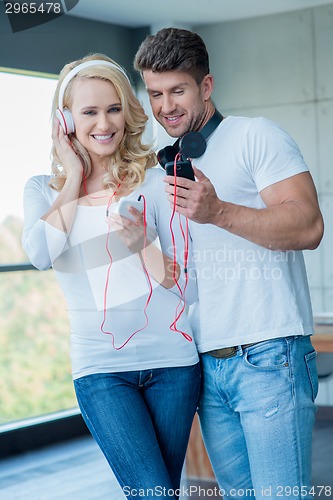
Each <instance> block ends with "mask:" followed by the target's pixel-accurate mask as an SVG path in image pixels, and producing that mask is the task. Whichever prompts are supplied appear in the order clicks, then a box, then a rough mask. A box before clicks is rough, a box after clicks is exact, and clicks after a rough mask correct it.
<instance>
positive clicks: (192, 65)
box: [134, 28, 209, 84]
mask: <svg viewBox="0 0 333 500" xmlns="http://www.w3.org/2000/svg"><path fill="white" fill-rule="evenodd" d="M134 68H135V69H136V70H137V71H140V72H141V74H142V71H144V70H151V71H154V72H156V73H162V72H164V71H185V72H187V73H189V74H190V75H191V76H192V77H193V78H194V79H195V81H196V82H197V84H200V83H201V82H202V80H203V78H204V76H206V75H207V74H208V73H209V56H208V52H207V49H206V45H205V43H204V41H203V40H202V38H201V37H200V36H199V35H198V34H197V33H193V32H192V31H188V30H184V29H179V28H163V29H161V30H160V31H158V33H156V35H150V36H148V37H147V38H146V39H145V40H144V41H143V42H142V44H141V45H140V47H139V50H138V52H137V54H136V56H135V59H134Z"/></svg>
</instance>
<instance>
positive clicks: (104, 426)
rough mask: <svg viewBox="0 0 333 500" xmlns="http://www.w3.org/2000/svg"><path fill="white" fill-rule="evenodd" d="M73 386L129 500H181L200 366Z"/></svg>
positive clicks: (104, 377) (95, 378)
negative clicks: (147, 499)
mask: <svg viewBox="0 0 333 500" xmlns="http://www.w3.org/2000/svg"><path fill="white" fill-rule="evenodd" d="M74 386H75V391H76V396H77V400H78V403H79V407H80V410H81V412H82V416H83V418H84V420H85V422H86V424H87V426H88V428H89V430H90V432H91V434H92V435H93V437H94V438H95V440H96V442H97V444H98V445H99V447H100V448H101V450H102V451H103V453H104V455H105V457H106V459H107V461H108V462H109V464H110V467H111V468H112V470H113V472H114V474H115V476H116V478H117V480H118V482H119V484H120V486H121V487H122V488H123V491H124V493H125V495H126V496H127V498H130V499H132V498H133V499H134V498H135V499H136V500H137V498H138V497H139V496H140V498H155V495H156V498H161V497H162V498H164V497H166V498H177V497H176V495H174V493H173V491H174V490H177V489H178V488H179V485H180V478H181V472H182V468H183V464H184V459H185V454H186V449H187V444H188V439H189V434H190V430H191V425H192V421H193V417H194V415H195V412H196V409H197V405H198V401H199V393H200V387H201V369H200V363H197V364H196V365H193V366H185V367H176V368H158V369H153V370H144V371H129V372H121V373H99V374H94V375H88V376H85V377H82V378H79V379H77V380H75V381H74ZM148 489H150V490H149V491H148ZM152 491H153V492H152ZM144 492H146V494H143V493H144ZM161 492H162V493H163V494H161Z"/></svg>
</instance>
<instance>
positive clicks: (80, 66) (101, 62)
mask: <svg viewBox="0 0 333 500" xmlns="http://www.w3.org/2000/svg"><path fill="white" fill-rule="evenodd" d="M90 66H109V67H110V68H115V69H117V70H118V71H119V72H120V73H122V74H123V75H124V76H125V77H126V78H127V80H128V82H129V83H131V82H130V80H129V78H128V76H127V74H126V73H125V71H124V70H123V69H122V68H121V67H120V66H118V65H117V64H114V63H113V62H111V61H104V60H103V59H93V60H91V61H86V62H84V63H81V64H78V65H77V66H75V68H73V69H71V70H70V72H69V73H68V74H67V75H66V76H65V78H64V80H63V82H62V84H61V85H60V89H59V97H58V107H59V109H60V110H63V99H64V93H65V90H66V87H67V85H68V84H69V82H70V81H71V80H72V78H74V76H76V75H77V74H78V73H79V72H80V71H81V70H82V69H84V68H89V67H90Z"/></svg>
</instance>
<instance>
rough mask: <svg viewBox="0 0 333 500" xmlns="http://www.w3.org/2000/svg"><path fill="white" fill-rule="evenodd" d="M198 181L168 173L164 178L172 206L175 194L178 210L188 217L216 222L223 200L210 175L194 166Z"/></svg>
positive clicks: (201, 222)
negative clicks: (207, 175)
mask: <svg viewBox="0 0 333 500" xmlns="http://www.w3.org/2000/svg"><path fill="white" fill-rule="evenodd" d="M193 171H194V175H195V177H196V179H197V182H194V181H190V180H189V179H185V178H183V177H176V181H177V182H176V184H177V185H176V187H175V186H174V185H173V184H175V177H173V176H170V175H167V176H166V177H165V178H164V179H163V180H164V182H165V183H166V186H165V191H166V192H167V193H168V200H169V202H170V205H171V207H173V205H174V200H175V195H176V203H175V209H176V212H178V213H180V214H181V215H184V216H185V217H188V218H189V219H190V220H192V221H194V222H198V223H199V224H214V221H215V218H216V215H217V212H218V211H219V212H221V210H222V204H223V203H222V202H221V200H219V198H218V197H217V194H216V191H215V188H214V186H213V184H212V183H211V182H210V180H209V179H208V177H206V176H205V175H204V173H203V172H202V171H201V170H199V169H198V168H196V167H194V166H193Z"/></svg>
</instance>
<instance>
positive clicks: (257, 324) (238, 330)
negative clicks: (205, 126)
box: [190, 116, 313, 352]
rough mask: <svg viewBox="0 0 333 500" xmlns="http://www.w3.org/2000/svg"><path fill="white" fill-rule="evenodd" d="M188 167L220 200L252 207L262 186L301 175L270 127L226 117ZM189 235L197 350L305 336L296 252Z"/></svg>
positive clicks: (223, 234)
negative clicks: (196, 298)
mask: <svg viewBox="0 0 333 500" xmlns="http://www.w3.org/2000/svg"><path fill="white" fill-rule="evenodd" d="M193 164H194V165H195V166H197V167H198V168H199V169H200V170H202V171H203V172H204V174H205V175H206V176H207V177H208V178H209V179H210V180H211V182H212V183H213V185H214V187H215V189H216V192H217V196H218V197H219V198H220V199H221V200H224V201H228V202H231V203H235V204H239V205H243V206H246V207H253V208H258V209H260V208H264V207H265V204H264V202H263V200H262V198H261V196H260V194H259V193H260V191H261V190H262V189H264V188H265V187H267V186H270V185H271V184H274V183H276V182H279V181H281V180H283V179H286V178H288V177H291V176H293V175H296V174H299V173H301V172H304V171H308V168H307V166H306V164H305V163H304V160H303V158H302V156H301V154H300V152H299V149H298V147H297V145H296V144H295V143H294V141H293V140H292V139H291V138H290V137H289V136H288V134H287V133H286V132H285V131H283V130H282V129H281V128H280V127H279V126H278V125H276V124H275V123H273V122H271V121H269V120H266V119H264V118H243V117H233V116H229V117H227V118H225V119H224V120H223V121H222V123H221V124H220V125H219V127H218V128H217V129H216V130H215V131H214V133H213V134H212V136H211V137H210V138H209V140H208V144H207V150H206V152H205V154H204V155H203V156H202V157H201V158H197V159H195V160H193ZM190 232H191V236H192V240H193V261H194V264H195V267H196V274H197V280H198V290H199V302H198V303H196V304H195V305H194V306H192V307H191V311H190V314H191V324H192V327H193V331H194V333H195V338H196V342H197V347H198V350H199V352H206V351H209V350H212V349H218V348H222V347H230V346H234V345H241V344H247V343H251V342H257V341H260V340H265V339H271V338H275V337H282V336H289V335H307V334H311V333H313V319H312V310H311V304H310V296H309V289H308V283H307V277H306V270H305V266H304V260H303V254H302V252H300V251H288V252H280V251H271V250H267V249H266V248H263V247H261V246H259V245H256V244H255V243H251V242H250V241H248V240H246V239H244V238H241V237H239V236H236V235H234V234H231V233H229V232H228V231H225V230H223V229H220V228H218V227H216V226H214V225H212V224H196V223H190ZM199 310H200V314H199Z"/></svg>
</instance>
